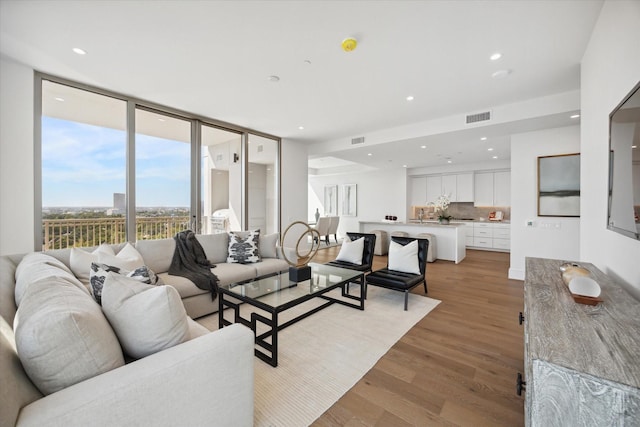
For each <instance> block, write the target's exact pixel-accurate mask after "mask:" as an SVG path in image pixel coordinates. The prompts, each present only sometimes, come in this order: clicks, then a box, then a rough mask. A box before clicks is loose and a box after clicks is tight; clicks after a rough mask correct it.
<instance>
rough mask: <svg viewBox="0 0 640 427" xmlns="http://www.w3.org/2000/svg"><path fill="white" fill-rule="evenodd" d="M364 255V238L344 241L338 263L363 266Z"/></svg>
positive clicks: (337, 259)
mask: <svg viewBox="0 0 640 427" xmlns="http://www.w3.org/2000/svg"><path fill="white" fill-rule="evenodd" d="M363 253H364V237H360V238H359V239H356V240H353V241H352V240H350V239H344V241H343V242H342V247H341V248H340V253H339V254H338V257H337V258H336V261H344V262H350V263H352V264H358V265H362V254H363Z"/></svg>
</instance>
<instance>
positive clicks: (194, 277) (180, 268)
mask: <svg viewBox="0 0 640 427" xmlns="http://www.w3.org/2000/svg"><path fill="white" fill-rule="evenodd" d="M174 239H175V241H176V250H175V252H174V253H173V259H172V260H171V265H170V266H169V274H171V275H173V276H182V277H186V278H187V279H189V280H191V281H192V282H193V283H195V284H196V286H197V287H199V288H200V289H205V290H207V291H210V292H211V300H214V299H215V298H216V296H218V278H217V277H216V275H215V274H213V273H212V272H211V269H212V268H214V267H215V265H214V264H211V263H210V262H209V260H208V259H207V255H206V254H205V253H204V249H202V246H201V245H200V242H198V240H197V239H196V235H195V233H194V232H193V231H191V230H185V231H181V232H179V233H178V234H176V235H175V237H174Z"/></svg>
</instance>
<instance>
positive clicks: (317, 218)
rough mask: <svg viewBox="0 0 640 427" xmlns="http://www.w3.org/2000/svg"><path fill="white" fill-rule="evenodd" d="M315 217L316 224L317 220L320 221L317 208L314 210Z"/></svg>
mask: <svg viewBox="0 0 640 427" xmlns="http://www.w3.org/2000/svg"><path fill="white" fill-rule="evenodd" d="M315 217H316V224H317V223H318V220H319V219H320V212H318V208H316V213H315Z"/></svg>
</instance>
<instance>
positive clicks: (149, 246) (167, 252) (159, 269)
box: [136, 238, 226, 274]
mask: <svg viewBox="0 0 640 427" xmlns="http://www.w3.org/2000/svg"><path fill="white" fill-rule="evenodd" d="M225 248H226V244H225ZM136 249H137V250H138V252H140V255H142V258H143V259H144V265H146V266H147V267H149V268H150V269H152V270H153V271H155V272H156V274H158V273H165V272H167V271H169V266H170V265H171V260H172V259H173V253H174V252H175V250H176V241H175V240H174V239H173V238H171V239H159V240H138V241H137V242H136Z"/></svg>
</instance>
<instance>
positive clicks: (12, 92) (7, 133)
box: [0, 57, 34, 255]
mask: <svg viewBox="0 0 640 427" xmlns="http://www.w3.org/2000/svg"><path fill="white" fill-rule="evenodd" d="M0 93H1V94H2V96H0V124H1V126H0V255H6V254H12V253H23V252H30V251H32V250H33V245H34V230H33V217H34V216H33V210H34V205H33V182H34V177H33V70H32V69H30V68H28V67H25V66H23V65H21V64H18V63H16V62H13V61H11V60H9V59H7V58H4V57H0Z"/></svg>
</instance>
